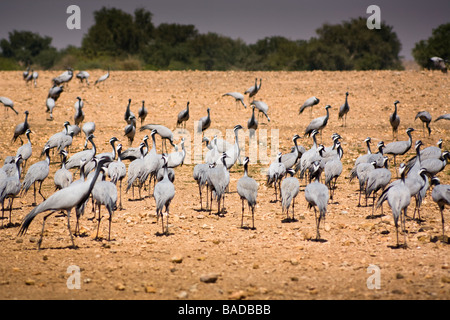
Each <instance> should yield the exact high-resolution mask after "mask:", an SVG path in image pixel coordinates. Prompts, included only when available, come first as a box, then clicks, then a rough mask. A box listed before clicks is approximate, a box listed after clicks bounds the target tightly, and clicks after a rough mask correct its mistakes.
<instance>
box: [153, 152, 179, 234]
mask: <svg viewBox="0 0 450 320" xmlns="http://www.w3.org/2000/svg"><path fill="white" fill-rule="evenodd" d="M162 157H163V160H164V165H163V168H164V177H163V179H162V180H161V181H159V182H158V183H156V185H155V188H154V190H153V196H154V198H155V202H156V216H157V217H158V218H159V216H161V224H162V233H163V234H168V233H169V206H170V203H171V202H172V200H173V198H174V197H175V186H174V185H173V183H172V182H171V181H170V179H169V175H168V170H167V158H166V156H165V155H163V156H162ZM164 208H165V211H166V214H165V215H166V228H164V218H163V216H164V215H163V209H164Z"/></svg>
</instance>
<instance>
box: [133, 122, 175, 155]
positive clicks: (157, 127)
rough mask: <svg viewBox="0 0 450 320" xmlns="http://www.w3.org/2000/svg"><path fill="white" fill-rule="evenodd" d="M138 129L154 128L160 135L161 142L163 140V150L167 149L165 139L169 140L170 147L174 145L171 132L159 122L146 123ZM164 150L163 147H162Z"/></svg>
mask: <svg viewBox="0 0 450 320" xmlns="http://www.w3.org/2000/svg"><path fill="white" fill-rule="evenodd" d="M139 130H140V131H144V130H156V133H157V134H158V135H159V136H160V137H161V139H162V142H164V147H165V150H166V151H167V145H166V141H167V140H169V142H170V144H171V145H172V147H175V144H174V143H173V132H172V130H170V129H169V128H167V127H165V126H163V125H160V124H146V125H145V126H141V127H140V129H139ZM163 150H164V148H163Z"/></svg>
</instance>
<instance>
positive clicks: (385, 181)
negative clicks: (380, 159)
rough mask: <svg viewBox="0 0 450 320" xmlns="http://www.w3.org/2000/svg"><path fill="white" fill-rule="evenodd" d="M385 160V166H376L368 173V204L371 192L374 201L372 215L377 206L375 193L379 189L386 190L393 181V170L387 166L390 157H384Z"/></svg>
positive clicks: (366, 191)
mask: <svg viewBox="0 0 450 320" xmlns="http://www.w3.org/2000/svg"><path fill="white" fill-rule="evenodd" d="M384 160H385V163H386V165H385V167H383V168H376V169H374V170H371V171H370V172H369V173H368V174H367V183H366V190H365V193H366V205H367V198H368V197H370V195H371V194H373V203H372V215H373V210H374V208H375V195H376V193H377V192H378V191H379V190H384V189H385V188H386V186H387V185H389V183H390V182H391V178H392V174H391V171H389V169H388V166H387V161H388V158H387V157H384Z"/></svg>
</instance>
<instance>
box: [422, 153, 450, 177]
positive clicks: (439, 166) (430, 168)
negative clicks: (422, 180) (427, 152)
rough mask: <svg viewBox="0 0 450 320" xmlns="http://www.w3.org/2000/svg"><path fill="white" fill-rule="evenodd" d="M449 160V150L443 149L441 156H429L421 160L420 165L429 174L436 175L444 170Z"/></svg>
mask: <svg viewBox="0 0 450 320" xmlns="http://www.w3.org/2000/svg"><path fill="white" fill-rule="evenodd" d="M449 160H450V154H449V152H448V151H444V152H443V153H442V156H441V157H440V158H438V159H435V158H431V159H426V160H424V161H421V162H420V167H421V168H424V169H425V170H427V172H428V173H429V174H430V175H432V176H434V175H437V174H438V173H439V172H441V171H442V170H444V168H445V166H446V165H447V163H448V161H449Z"/></svg>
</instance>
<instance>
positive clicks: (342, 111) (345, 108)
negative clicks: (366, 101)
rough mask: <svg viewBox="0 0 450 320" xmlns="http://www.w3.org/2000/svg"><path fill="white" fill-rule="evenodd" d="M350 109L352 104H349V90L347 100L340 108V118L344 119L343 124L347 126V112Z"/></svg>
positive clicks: (346, 94)
mask: <svg viewBox="0 0 450 320" xmlns="http://www.w3.org/2000/svg"><path fill="white" fill-rule="evenodd" d="M349 111H350V106H349V105H348V92H346V93H345V102H344V104H343V105H341V106H340V108H339V115H338V119H343V120H344V123H343V126H344V127H346V126H347V114H348V112H349Z"/></svg>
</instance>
